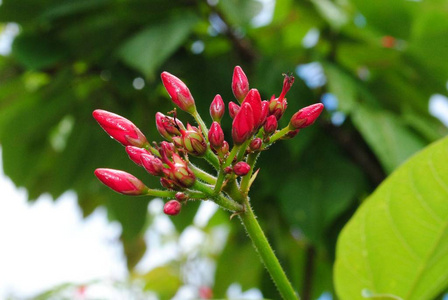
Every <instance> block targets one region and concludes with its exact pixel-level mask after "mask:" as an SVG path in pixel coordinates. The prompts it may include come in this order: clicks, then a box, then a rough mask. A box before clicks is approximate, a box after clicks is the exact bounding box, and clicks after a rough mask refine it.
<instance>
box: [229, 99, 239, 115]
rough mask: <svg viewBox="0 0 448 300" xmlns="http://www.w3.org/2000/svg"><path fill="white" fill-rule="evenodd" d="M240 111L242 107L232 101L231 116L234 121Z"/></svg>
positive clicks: (230, 103)
mask: <svg viewBox="0 0 448 300" xmlns="http://www.w3.org/2000/svg"><path fill="white" fill-rule="evenodd" d="M239 111H240V106H239V105H238V104H236V103H235V102H232V101H230V102H229V115H230V117H231V118H232V119H234V118H235V116H236V115H237V114H238V112H239Z"/></svg>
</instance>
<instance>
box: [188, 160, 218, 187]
mask: <svg viewBox="0 0 448 300" xmlns="http://www.w3.org/2000/svg"><path fill="white" fill-rule="evenodd" d="M188 167H189V168H190V170H191V171H193V173H194V175H195V176H196V177H197V178H199V179H201V180H202V181H204V182H207V183H209V184H215V183H216V177H215V176H212V175H210V174H208V173H207V172H205V171H204V170H202V169H200V168H198V167H196V166H195V165H193V164H192V163H191V162H190V163H189V164H188Z"/></svg>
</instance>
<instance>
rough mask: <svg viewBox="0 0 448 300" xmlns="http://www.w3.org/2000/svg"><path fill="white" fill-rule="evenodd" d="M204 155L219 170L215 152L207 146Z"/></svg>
mask: <svg viewBox="0 0 448 300" xmlns="http://www.w3.org/2000/svg"><path fill="white" fill-rule="evenodd" d="M204 157H205V159H206V160H207V161H208V162H209V163H210V164H211V165H212V166H213V167H214V168H215V169H216V170H219V159H218V157H217V156H216V155H215V153H213V152H212V150H210V147H207V151H206V152H205V156H204Z"/></svg>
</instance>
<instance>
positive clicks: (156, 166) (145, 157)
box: [140, 153, 163, 176]
mask: <svg viewBox="0 0 448 300" xmlns="http://www.w3.org/2000/svg"><path fill="white" fill-rule="evenodd" d="M140 160H141V162H142V165H143V167H144V168H145V170H146V171H147V172H148V173H149V174H151V175H153V176H161V175H162V174H163V163H162V161H161V160H160V158H158V157H155V156H154V155H152V154H149V153H148V154H142V155H141V156H140Z"/></svg>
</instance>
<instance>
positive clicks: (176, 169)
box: [163, 153, 196, 188]
mask: <svg viewBox="0 0 448 300" xmlns="http://www.w3.org/2000/svg"><path fill="white" fill-rule="evenodd" d="M164 161H165V163H166V164H167V165H168V166H169V168H168V169H163V173H164V175H165V177H166V178H167V179H169V180H171V181H172V182H173V183H175V184H176V185H177V186H179V187H182V188H189V187H191V186H192V185H193V184H194V183H195V181H196V176H195V175H194V173H193V172H192V171H191V170H190V168H189V167H188V164H187V162H186V161H184V160H183V159H182V157H180V156H179V155H178V154H177V153H174V154H173V162H171V161H169V160H167V159H166V158H165V160H164Z"/></svg>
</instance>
